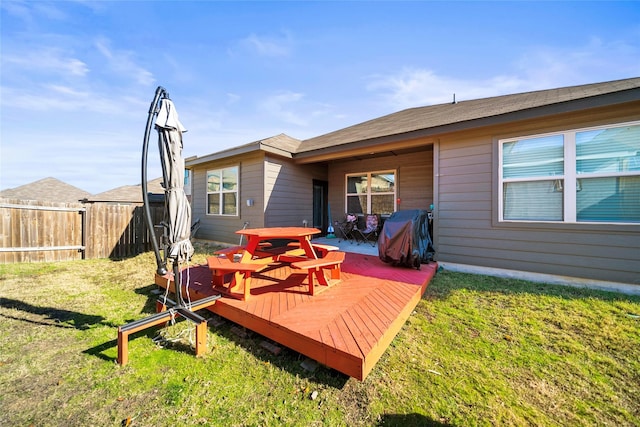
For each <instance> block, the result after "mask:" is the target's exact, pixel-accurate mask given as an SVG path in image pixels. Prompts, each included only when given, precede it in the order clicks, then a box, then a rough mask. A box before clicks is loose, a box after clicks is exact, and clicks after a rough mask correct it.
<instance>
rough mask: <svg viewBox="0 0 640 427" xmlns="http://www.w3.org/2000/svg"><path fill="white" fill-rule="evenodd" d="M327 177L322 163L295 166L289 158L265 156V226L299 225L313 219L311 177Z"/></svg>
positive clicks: (320, 178)
mask: <svg viewBox="0 0 640 427" xmlns="http://www.w3.org/2000/svg"><path fill="white" fill-rule="evenodd" d="M314 179H319V180H326V168H325V167H324V166H321V165H295V164H293V163H292V162H291V161H290V160H286V159H282V158H278V157H267V158H266V159H265V179H264V183H265V185H264V195H265V201H266V205H265V215H264V218H265V220H264V221H265V226H267V227H283V226H298V227H301V226H302V221H303V220H307V221H308V223H309V224H310V223H311V220H312V218H313V180H314Z"/></svg>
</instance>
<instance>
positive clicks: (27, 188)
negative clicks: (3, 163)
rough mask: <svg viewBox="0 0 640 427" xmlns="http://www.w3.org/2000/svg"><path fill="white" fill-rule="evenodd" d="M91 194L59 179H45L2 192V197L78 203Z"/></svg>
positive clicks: (0, 192) (0, 193)
mask: <svg viewBox="0 0 640 427" xmlns="http://www.w3.org/2000/svg"><path fill="white" fill-rule="evenodd" d="M90 195H91V193H89V192H87V191H84V190H82V189H80V188H78V187H74V186H73V185H71V184H67V183H66V182H62V181H60V180H59V179H57V178H51V177H49V178H43V179H40V180H38V181H34V182H31V183H29V184H25V185H21V186H20V187H16V188H9V189H6V190H2V191H0V197H3V198H6V199H19V200H38V201H47V202H60V203H77V202H79V201H80V200H82V199H84V198H85V197H89V196H90Z"/></svg>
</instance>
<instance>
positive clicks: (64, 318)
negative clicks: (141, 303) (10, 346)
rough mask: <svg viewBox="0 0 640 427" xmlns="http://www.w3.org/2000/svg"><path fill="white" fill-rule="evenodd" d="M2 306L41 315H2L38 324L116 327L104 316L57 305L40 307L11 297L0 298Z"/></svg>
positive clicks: (88, 327)
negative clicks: (60, 307) (27, 316)
mask: <svg viewBox="0 0 640 427" xmlns="http://www.w3.org/2000/svg"><path fill="white" fill-rule="evenodd" d="M0 307H5V308H10V309H14V310H19V311H23V312H25V313H30V314H34V315H36V316H40V318H39V319H34V318H26V317H15V316H9V315H7V314H3V315H2V316H3V317H6V318H10V319H14V320H20V321H23V322H29V323H33V324H36V325H44V326H53V327H56V328H74V329H79V330H87V329H90V328H92V327H93V326H96V325H102V326H109V327H115V325H114V324H113V323H111V322H106V321H105V319H104V317H102V316H95V315H92V314H84V313H78V312H77V311H71V310H64V309H59V308H55V307H40V306H37V305H32V304H29V303H26V302H24V301H20V300H15V299H10V298H0Z"/></svg>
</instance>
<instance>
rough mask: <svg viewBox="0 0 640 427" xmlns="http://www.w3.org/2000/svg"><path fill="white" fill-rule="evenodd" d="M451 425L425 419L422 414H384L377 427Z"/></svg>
mask: <svg viewBox="0 0 640 427" xmlns="http://www.w3.org/2000/svg"><path fill="white" fill-rule="evenodd" d="M450 425H451V424H446V423H442V422H440V421H436V420H433V419H431V418H429V417H425V416H424V415H422V414H416V413H412V414H384V415H383V416H382V417H381V419H380V422H378V426H379V427H382V426H392V427H393V426H397V427H420V426H450Z"/></svg>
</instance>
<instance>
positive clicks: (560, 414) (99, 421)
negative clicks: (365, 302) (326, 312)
mask: <svg viewBox="0 0 640 427" xmlns="http://www.w3.org/2000/svg"><path fill="white" fill-rule="evenodd" d="M211 250H212V248H210V247H206V246H205V247H200V248H199V251H198V253H197V255H196V256H195V257H194V262H203V261H204V257H205V255H206V254H207V253H210V252H211ZM154 270H155V261H154V258H153V255H152V254H150V253H147V254H143V255H140V256H138V257H135V258H131V259H126V260H120V261H112V260H107V259H103V260H88V261H71V262H60V263H43V264H12V265H0V298H1V299H0V301H1V307H0V386H2V392H1V393H0V408H2V409H1V410H0V424H1V425H3V426H5V425H6V426H30V425H33V426H60V425H72V426H76V425H77V426H110V425H111V426H119V425H127V424H128V425H131V426H161V425H187V426H190V425H223V426H227V425H238V426H241V425H242V426H244V425H247V426H280V425H300V426H314V425H327V426H337V425H349V426H358V425H361V426H382V425H402V426H407V425H457V426H470V425H487V426H489V425H536V426H537V425H611V426H621V425H635V426H640V297H632V296H628V295H623V294H615V293H607V292H597V291H588V290H584V289H577V288H571V287H562V286H553V285H542V284H537V283H530V282H525V281H518V280H513V279H498V278H492V277H485V276H477V275H469V274H459V273H451V272H446V271H441V272H439V273H438V274H437V275H436V277H435V278H434V280H433V281H432V283H431V284H430V286H429V288H428V289H427V292H426V294H425V296H424V297H423V299H422V300H421V301H420V303H419V304H418V306H417V307H416V310H415V312H414V313H413V314H412V315H411V317H410V318H409V320H408V321H407V323H406V325H405V326H404V327H403V329H402V330H401V331H400V333H399V334H398V336H397V337H396V338H395V339H394V341H393V342H392V343H391V346H390V347H389V348H388V350H387V351H386V353H385V354H384V355H383V356H382V358H381V360H380V361H379V362H378V364H377V365H376V367H375V368H374V369H373V371H372V372H371V374H370V375H369V376H368V377H367V379H366V380H365V381H364V382H359V381H357V380H354V379H350V378H347V377H345V376H344V375H342V374H340V373H337V372H335V371H332V370H329V369H327V368H324V367H319V368H318V369H317V370H316V371H314V372H309V371H307V370H305V369H303V368H302V367H301V366H300V364H301V362H303V361H304V357H303V356H301V355H299V354H297V353H295V352H293V351H290V350H287V349H284V350H283V351H282V353H280V354H279V355H277V356H276V355H273V354H272V353H270V352H268V351H267V350H265V349H264V348H263V347H261V345H260V343H261V342H262V341H263V340H264V338H263V337H260V336H258V335H256V334H252V333H250V334H249V335H248V336H247V337H244V338H242V337H239V336H238V335H236V334H234V333H233V332H232V331H231V328H232V326H234V325H233V324H231V323H229V322H224V323H223V324H222V325H219V326H213V325H212V326H210V327H209V334H208V345H209V351H208V352H207V354H206V355H205V356H204V357H200V358H196V357H195V356H194V355H193V350H192V349H191V348H190V346H189V338H190V336H191V337H192V336H193V331H192V330H191V328H190V326H189V324H188V323H187V322H179V323H177V324H176V325H174V326H171V327H169V328H167V329H164V330H160V329H151V330H147V331H144V332H141V333H138V334H136V335H134V336H133V337H132V339H131V340H130V345H129V355H130V362H129V364H128V365H127V366H125V367H121V366H119V365H118V364H116V363H115V357H116V353H117V346H116V341H115V338H116V328H117V327H118V326H119V325H122V324H124V323H127V322H129V321H131V320H134V319H139V318H143V317H145V316H147V315H148V314H150V313H152V312H153V310H154V302H155V298H156V296H155V295H153V294H152V291H153V290H154V289H155V286H153V285H152V281H153V274H154ZM205 313H206V312H205ZM154 338H156V339H155V340H154ZM156 342H157V343H156ZM312 395H313V396H315V398H312Z"/></svg>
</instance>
